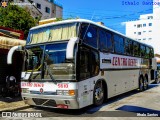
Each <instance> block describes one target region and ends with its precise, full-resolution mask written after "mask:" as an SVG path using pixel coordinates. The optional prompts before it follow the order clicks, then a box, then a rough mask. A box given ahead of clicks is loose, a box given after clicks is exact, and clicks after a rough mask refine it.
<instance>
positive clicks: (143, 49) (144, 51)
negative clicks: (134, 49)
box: [140, 45, 146, 57]
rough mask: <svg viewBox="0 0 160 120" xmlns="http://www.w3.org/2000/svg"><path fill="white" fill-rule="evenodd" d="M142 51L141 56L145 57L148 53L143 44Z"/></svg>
mask: <svg viewBox="0 0 160 120" xmlns="http://www.w3.org/2000/svg"><path fill="white" fill-rule="evenodd" d="M140 52H141V57H145V54H146V49H145V46H143V45H141V46H140Z"/></svg>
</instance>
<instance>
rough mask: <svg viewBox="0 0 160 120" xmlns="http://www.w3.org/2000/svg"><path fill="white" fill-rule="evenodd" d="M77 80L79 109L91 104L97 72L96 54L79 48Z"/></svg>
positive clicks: (97, 57)
mask: <svg viewBox="0 0 160 120" xmlns="http://www.w3.org/2000/svg"><path fill="white" fill-rule="evenodd" d="M78 56H79V58H78V59H79V64H78V73H79V74H78V79H79V81H80V82H79V86H78V87H79V91H78V92H79V99H80V107H81V106H86V105H89V104H92V98H93V88H94V81H95V80H96V79H97V78H96V75H97V74H98V71H99V67H98V66H99V63H98V59H99V56H98V52H95V51H93V50H90V49H87V48H84V47H81V48H80V51H79V55H78Z"/></svg>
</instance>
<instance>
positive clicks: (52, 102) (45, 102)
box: [32, 98, 57, 107]
mask: <svg viewBox="0 0 160 120" xmlns="http://www.w3.org/2000/svg"><path fill="white" fill-rule="evenodd" d="M32 100H33V101H34V103H35V104H36V105H42V106H48V107H56V106H57V105H56V101H55V100H51V99H39V98H33V99H32Z"/></svg>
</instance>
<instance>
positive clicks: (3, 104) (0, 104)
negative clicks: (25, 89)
mask: <svg viewBox="0 0 160 120" xmlns="http://www.w3.org/2000/svg"><path fill="white" fill-rule="evenodd" d="M23 107H28V105H27V104H25V103H24V102H23V100H22V98H21V97H16V98H11V97H1V96H0V112H2V111H14V110H16V109H20V108H23Z"/></svg>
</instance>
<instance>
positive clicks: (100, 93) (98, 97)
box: [95, 85, 104, 103]
mask: <svg viewBox="0 0 160 120" xmlns="http://www.w3.org/2000/svg"><path fill="white" fill-rule="evenodd" d="M103 98H104V90H103V87H102V86H101V85H98V86H97V88H96V89H95V102H96V103H101V102H102V101H103Z"/></svg>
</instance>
